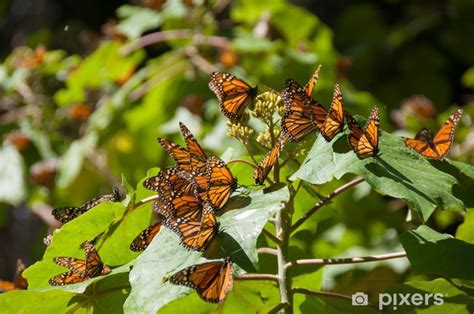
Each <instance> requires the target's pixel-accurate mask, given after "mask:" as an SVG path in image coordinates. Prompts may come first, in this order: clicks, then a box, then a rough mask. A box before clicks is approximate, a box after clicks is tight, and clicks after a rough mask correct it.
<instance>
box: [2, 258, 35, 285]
mask: <svg viewBox="0 0 474 314" xmlns="http://www.w3.org/2000/svg"><path fill="white" fill-rule="evenodd" d="M24 270H25V264H23V261H22V260H21V259H18V260H17V261H16V274H15V280H14V281H13V282H11V281H7V280H0V293H2V292H8V291H12V290H25V289H26V288H27V287H28V282H27V281H26V279H25V278H24V277H23V271H24Z"/></svg>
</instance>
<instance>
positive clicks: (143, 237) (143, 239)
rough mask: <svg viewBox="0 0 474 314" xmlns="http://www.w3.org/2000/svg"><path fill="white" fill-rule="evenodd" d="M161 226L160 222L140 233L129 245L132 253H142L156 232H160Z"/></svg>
mask: <svg viewBox="0 0 474 314" xmlns="http://www.w3.org/2000/svg"><path fill="white" fill-rule="evenodd" d="M162 225H163V223H162V221H159V222H157V223H154V224H153V225H151V226H149V227H147V228H146V229H145V230H143V231H142V232H140V233H139V234H138V235H137V236H136V237H135V239H133V241H132V243H130V250H132V251H134V252H140V251H144V250H145V249H146V248H147V247H148V245H150V243H151V241H152V240H153V238H154V237H155V236H156V235H157V234H158V232H160V230H161V227H162Z"/></svg>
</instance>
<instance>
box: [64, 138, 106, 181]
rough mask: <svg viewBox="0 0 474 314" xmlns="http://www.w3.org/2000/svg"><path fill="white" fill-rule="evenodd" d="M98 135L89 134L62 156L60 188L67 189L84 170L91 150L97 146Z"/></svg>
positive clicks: (77, 141) (75, 142) (72, 145)
mask: <svg viewBox="0 0 474 314" xmlns="http://www.w3.org/2000/svg"><path fill="white" fill-rule="evenodd" d="M97 140H98V137H97V134H96V133H89V134H88V135H86V136H84V137H83V138H81V139H78V140H76V141H74V142H73V143H72V144H71V146H69V148H68V150H67V151H66V152H65V153H64V155H63V156H62V158H61V160H60V163H59V170H58V171H59V174H58V179H57V185H58V187H59V188H66V187H68V186H69V184H71V183H72V181H74V179H75V178H76V177H77V175H78V174H79V172H80V171H81V169H82V163H83V161H84V158H85V155H86V153H87V151H88V150H89V149H93V148H94V147H95V145H96V144H97Z"/></svg>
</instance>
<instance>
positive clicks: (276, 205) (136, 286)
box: [124, 188, 289, 313]
mask: <svg viewBox="0 0 474 314" xmlns="http://www.w3.org/2000/svg"><path fill="white" fill-rule="evenodd" d="M288 198H289V194H288V190H287V189H286V188H282V189H280V190H277V191H274V192H271V193H267V194H263V191H257V192H254V193H251V194H250V195H249V196H248V197H245V196H242V195H239V196H233V197H232V198H231V200H230V201H229V203H228V205H227V206H226V207H225V208H224V209H223V210H224V214H222V215H221V216H219V217H218V222H219V223H220V227H219V228H220V230H221V232H220V233H219V235H218V236H217V237H216V239H215V240H214V241H212V243H211V244H210V247H209V248H208V249H207V250H206V252H205V253H204V256H206V257H207V258H210V259H214V258H221V257H223V256H231V257H232V260H233V261H234V262H235V264H237V266H236V267H235V268H236V271H237V272H241V270H240V269H242V268H243V269H246V270H247V269H250V270H252V268H254V266H253V264H255V263H256V262H257V252H256V248H255V245H256V241H257V237H258V235H259V234H260V233H261V231H262V228H263V226H264V225H265V223H266V222H267V221H268V219H269V218H270V216H272V215H274V214H275V213H276V211H277V210H279V209H280V208H281V206H282V202H284V201H287V200H288ZM205 261H206V260H205V259H204V258H203V257H202V253H199V252H195V251H188V250H186V249H184V248H183V247H182V246H180V245H179V238H178V237H177V236H176V235H175V234H174V233H172V232H171V231H169V230H168V229H163V230H162V231H160V233H159V234H158V235H157V236H156V237H155V238H154V239H153V241H152V242H151V244H150V246H149V247H148V248H147V249H146V250H145V252H144V253H142V254H141V255H140V256H139V257H138V258H137V260H136V262H135V265H134V267H133V270H132V271H131V273H130V283H131V285H132V292H131V294H130V297H129V298H128V299H127V301H126V302H125V305H124V309H125V311H126V312H153V313H154V312H156V311H158V310H159V309H160V308H161V307H163V306H164V305H165V304H168V303H169V302H171V301H172V300H175V299H178V298H180V297H183V296H184V295H187V294H189V293H191V292H192V290H191V289H189V288H186V287H183V286H175V285H171V284H170V283H168V282H163V279H164V278H165V277H166V276H169V275H172V274H173V273H175V272H177V271H179V270H181V269H183V268H185V267H188V266H191V265H193V264H197V263H202V262H205ZM235 264H234V265H235ZM150 269H153V272H151V273H150Z"/></svg>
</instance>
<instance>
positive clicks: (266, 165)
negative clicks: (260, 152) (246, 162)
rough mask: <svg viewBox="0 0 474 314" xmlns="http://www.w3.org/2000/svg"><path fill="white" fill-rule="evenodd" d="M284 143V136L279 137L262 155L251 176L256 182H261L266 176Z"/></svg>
mask: <svg viewBox="0 0 474 314" xmlns="http://www.w3.org/2000/svg"><path fill="white" fill-rule="evenodd" d="M285 143H286V137H284V136H283V137H280V138H279V139H278V142H277V143H276V144H275V145H274V146H273V147H272V149H271V150H270V151H268V153H266V154H265V156H263V158H262V160H261V161H260V162H259V163H258V165H257V168H255V171H254V173H253V178H254V179H255V183H256V184H259V185H262V184H263V182H264V181H265V179H266V178H267V176H268V173H269V172H270V171H271V170H272V168H273V166H275V164H276V162H277V161H278V157H280V154H281V152H282V151H283V148H284V147H285Z"/></svg>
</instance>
